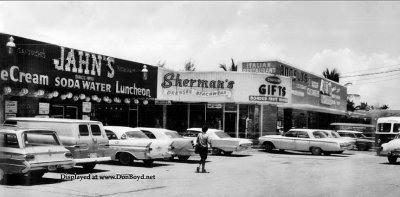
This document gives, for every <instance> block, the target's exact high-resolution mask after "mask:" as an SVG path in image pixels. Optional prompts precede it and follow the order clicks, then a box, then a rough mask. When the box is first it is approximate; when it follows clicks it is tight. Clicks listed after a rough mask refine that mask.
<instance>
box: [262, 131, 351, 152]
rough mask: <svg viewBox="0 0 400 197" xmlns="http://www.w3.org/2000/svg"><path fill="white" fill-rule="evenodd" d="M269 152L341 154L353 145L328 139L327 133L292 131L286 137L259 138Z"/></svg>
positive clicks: (335, 139) (268, 136) (267, 136)
mask: <svg viewBox="0 0 400 197" xmlns="http://www.w3.org/2000/svg"><path fill="white" fill-rule="evenodd" d="M259 142H260V144H262V145H263V146H264V147H265V150H266V151H267V152H271V151H272V150H273V149H279V150H295V151H304V152H308V151H310V152H311V153H312V154H313V155H321V154H322V153H324V154H325V155H330V154H332V153H338V154H341V153H343V151H345V150H348V149H350V148H351V144H350V143H348V142H344V141H341V140H338V139H337V138H331V137H328V136H327V135H326V134H325V132H323V131H321V130H313V129H291V130H289V131H288V132H286V133H285V134H284V135H265V136H261V137H260V138H259Z"/></svg>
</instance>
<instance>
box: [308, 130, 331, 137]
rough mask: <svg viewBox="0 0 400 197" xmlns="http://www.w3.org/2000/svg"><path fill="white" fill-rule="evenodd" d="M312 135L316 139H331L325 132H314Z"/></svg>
mask: <svg viewBox="0 0 400 197" xmlns="http://www.w3.org/2000/svg"><path fill="white" fill-rule="evenodd" d="M312 134H313V136H314V138H329V137H328V136H327V135H326V134H325V133H324V132H323V131H314V132H313V133H312Z"/></svg>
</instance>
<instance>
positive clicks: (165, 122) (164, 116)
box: [162, 105, 167, 128]
mask: <svg viewBox="0 0 400 197" xmlns="http://www.w3.org/2000/svg"><path fill="white" fill-rule="evenodd" d="M162 127H163V128H167V105H163V126H162Z"/></svg>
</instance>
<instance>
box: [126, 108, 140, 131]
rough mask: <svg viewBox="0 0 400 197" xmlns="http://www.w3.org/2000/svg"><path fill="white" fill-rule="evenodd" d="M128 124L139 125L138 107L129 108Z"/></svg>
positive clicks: (131, 125)
mask: <svg viewBox="0 0 400 197" xmlns="http://www.w3.org/2000/svg"><path fill="white" fill-rule="evenodd" d="M128 124H129V126H130V127H137V126H138V110H137V109H129V121H128Z"/></svg>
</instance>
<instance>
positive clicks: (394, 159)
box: [388, 155, 397, 164]
mask: <svg viewBox="0 0 400 197" xmlns="http://www.w3.org/2000/svg"><path fill="white" fill-rule="evenodd" d="M388 161H389V163H390V164H395V163H396V161H397V157H396V156H392V155H388Z"/></svg>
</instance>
